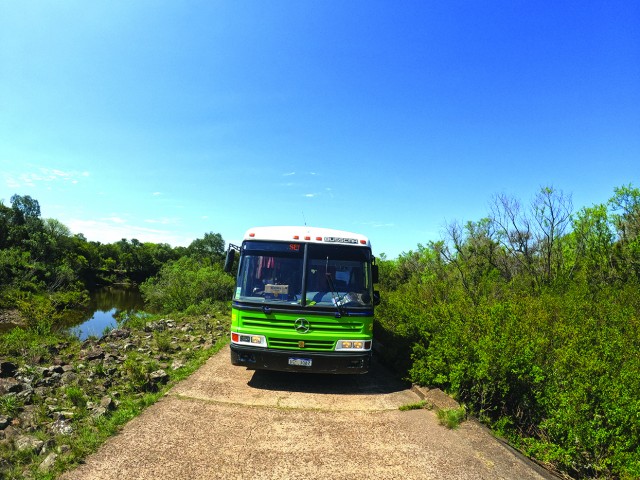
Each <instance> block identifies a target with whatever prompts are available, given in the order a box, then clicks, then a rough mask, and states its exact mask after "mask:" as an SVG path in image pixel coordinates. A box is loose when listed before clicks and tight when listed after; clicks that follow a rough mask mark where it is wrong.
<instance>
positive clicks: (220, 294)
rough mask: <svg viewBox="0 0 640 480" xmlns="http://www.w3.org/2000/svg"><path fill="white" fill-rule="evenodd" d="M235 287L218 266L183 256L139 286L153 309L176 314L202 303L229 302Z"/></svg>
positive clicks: (229, 277)
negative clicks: (204, 263)
mask: <svg viewBox="0 0 640 480" xmlns="http://www.w3.org/2000/svg"><path fill="white" fill-rule="evenodd" d="M234 285H235V282H234V279H233V278H232V277H231V276H230V275H228V274H226V273H224V272H223V271H222V269H221V267H220V266H219V265H214V266H211V265H203V264H202V263H201V262H200V261H198V260H196V259H193V258H191V257H182V258H180V259H179V260H177V261H175V262H171V263H168V264H167V265H165V266H163V267H162V269H161V270H160V272H159V273H158V275H157V277H153V278H150V279H149V280H147V281H146V282H144V283H142V284H141V285H140V291H141V292H142V295H143V296H144V299H145V302H147V304H148V305H149V306H150V307H151V308H152V309H156V310H158V311H162V312H177V311H184V310H186V309H187V308H188V307H190V306H191V305H197V304H199V303H200V302H206V301H216V300H218V301H222V300H229V299H230V298H231V295H232V293H233V287H234Z"/></svg>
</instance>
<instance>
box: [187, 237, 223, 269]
mask: <svg viewBox="0 0 640 480" xmlns="http://www.w3.org/2000/svg"><path fill="white" fill-rule="evenodd" d="M188 251H189V254H191V255H194V256H195V257H196V258H209V259H211V261H213V262H214V263H215V262H219V261H221V260H222V258H223V257H224V240H223V239H222V235H220V234H219V233H213V232H209V233H205V234H204V238H198V239H196V240H194V241H193V242H191V244H190V245H189V247H188Z"/></svg>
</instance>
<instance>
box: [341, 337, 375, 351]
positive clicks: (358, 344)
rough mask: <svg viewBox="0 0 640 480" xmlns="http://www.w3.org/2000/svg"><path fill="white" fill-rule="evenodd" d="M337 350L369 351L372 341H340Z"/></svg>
mask: <svg viewBox="0 0 640 480" xmlns="http://www.w3.org/2000/svg"><path fill="white" fill-rule="evenodd" d="M336 350H348V351H352V352H353V351H367V350H371V340H338V341H337V342H336Z"/></svg>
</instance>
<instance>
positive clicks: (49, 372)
mask: <svg viewBox="0 0 640 480" xmlns="http://www.w3.org/2000/svg"><path fill="white" fill-rule="evenodd" d="M56 373H59V374H62V373H64V369H63V368H62V366H60V365H52V366H50V367H49V368H45V369H43V370H42V376H43V377H51V376H53V375H54V374H56Z"/></svg>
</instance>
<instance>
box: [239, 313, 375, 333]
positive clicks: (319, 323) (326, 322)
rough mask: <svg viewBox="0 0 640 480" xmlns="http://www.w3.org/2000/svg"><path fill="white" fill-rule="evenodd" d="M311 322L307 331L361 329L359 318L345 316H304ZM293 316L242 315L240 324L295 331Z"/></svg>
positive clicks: (247, 326)
mask: <svg viewBox="0 0 640 480" xmlns="http://www.w3.org/2000/svg"><path fill="white" fill-rule="evenodd" d="M304 318H306V319H307V320H308V321H309V323H310V324H311V328H310V329H309V332H308V333H349V332H353V333H359V332H361V331H362V326H363V323H362V321H359V320H351V319H347V318H336V319H333V318H331V319H327V318H320V317H304ZM295 321H296V319H295V318H278V317H275V316H274V318H264V317H252V316H249V315H243V316H242V326H243V327H246V328H251V327H255V328H275V329H279V330H291V331H295V325H294V324H295Z"/></svg>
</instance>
